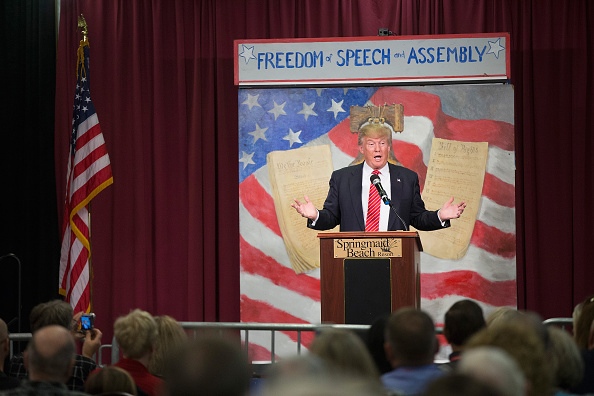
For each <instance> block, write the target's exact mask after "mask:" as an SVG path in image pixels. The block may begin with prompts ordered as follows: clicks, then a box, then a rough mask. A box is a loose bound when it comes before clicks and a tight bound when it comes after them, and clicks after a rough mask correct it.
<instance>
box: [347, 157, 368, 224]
mask: <svg viewBox="0 0 594 396" xmlns="http://www.w3.org/2000/svg"><path fill="white" fill-rule="evenodd" d="M362 181H363V164H359V165H355V166H353V170H352V173H351V177H350V178H349V182H350V186H349V190H350V194H349V196H350V197H351V200H352V207H353V214H354V216H355V217H356V218H357V221H358V222H359V226H360V227H361V230H365V219H364V218H363V202H362V201H361V183H362Z"/></svg>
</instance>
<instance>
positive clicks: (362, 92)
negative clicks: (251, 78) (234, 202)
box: [238, 87, 377, 183]
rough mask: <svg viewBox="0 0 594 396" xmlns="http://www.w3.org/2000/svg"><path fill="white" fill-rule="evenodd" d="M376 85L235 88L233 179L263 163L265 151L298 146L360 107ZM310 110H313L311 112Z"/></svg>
mask: <svg viewBox="0 0 594 396" xmlns="http://www.w3.org/2000/svg"><path fill="white" fill-rule="evenodd" d="M376 90H377V88H373V87H360V88H348V89H344V88H342V87H340V88H265V89H240V90H239V94H238V106H239V152H238V161H239V164H238V165H239V182H240V183H241V182H242V181H243V180H244V179H245V178H246V177H248V176H250V175H251V174H252V173H253V172H255V171H256V170H258V169H259V168H261V167H262V166H264V165H266V156H267V155H268V153H270V152H271V151H278V150H290V149H296V148H299V147H303V146H304V145H306V144H307V143H308V142H310V141H312V140H314V139H317V138H319V137H321V136H323V135H325V134H327V133H328V132H329V131H330V130H331V129H332V128H334V127H335V126H336V125H338V124H339V123H341V122H342V121H344V120H345V119H346V118H347V117H348V116H349V108H350V106H364V105H365V104H366V103H367V102H368V100H369V99H370V98H371V97H372V96H373V94H374V93H375V91H376ZM314 109H315V111H314Z"/></svg>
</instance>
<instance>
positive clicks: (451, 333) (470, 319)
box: [443, 300, 485, 346]
mask: <svg viewBox="0 0 594 396" xmlns="http://www.w3.org/2000/svg"><path fill="white" fill-rule="evenodd" d="M483 327H485V318H484V316H483V309H482V308H481V306H480V305H478V304H477V303H475V302H474V301H472V300H461V301H458V302H456V303H454V304H453V305H452V306H451V307H450V309H448V311H447V312H446V314H445V317H444V325H443V334H444V336H445V338H446V340H448V342H449V343H450V344H452V345H456V346H462V345H464V344H465V343H466V341H467V340H468V339H469V338H470V336H472V335H473V334H474V333H476V332H477V331H479V330H480V329H482V328H483Z"/></svg>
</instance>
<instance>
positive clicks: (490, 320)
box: [485, 306, 522, 326]
mask: <svg viewBox="0 0 594 396" xmlns="http://www.w3.org/2000/svg"><path fill="white" fill-rule="evenodd" d="M521 315H522V313H521V312H520V311H518V310H517V309H515V308H512V307H508V306H503V307H497V308H495V309H494V310H493V311H491V313H490V314H489V315H487V319H486V320H485V321H486V323H487V326H493V325H496V324H499V323H510V322H513V321H514V319H515V318H517V317H519V316H521Z"/></svg>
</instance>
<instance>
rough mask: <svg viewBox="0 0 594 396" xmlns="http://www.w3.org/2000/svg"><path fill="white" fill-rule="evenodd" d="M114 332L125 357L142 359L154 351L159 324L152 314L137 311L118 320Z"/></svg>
mask: <svg viewBox="0 0 594 396" xmlns="http://www.w3.org/2000/svg"><path fill="white" fill-rule="evenodd" d="M113 332H114V335H115V338H116V341H117V342H118V345H119V346H120V348H121V349H122V352H123V353H124V356H125V357H127V358H130V359H140V358H142V357H143V356H145V355H146V354H147V353H150V352H151V351H152V350H153V344H154V343H155V341H156V340H157V335H158V332H157V322H156V321H155V318H153V316H152V315H151V314H150V313H148V312H146V311H142V310H140V309H135V310H133V311H132V312H130V313H129V314H128V315H126V316H120V317H119V318H117V319H116V321H115V323H114V325H113Z"/></svg>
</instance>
